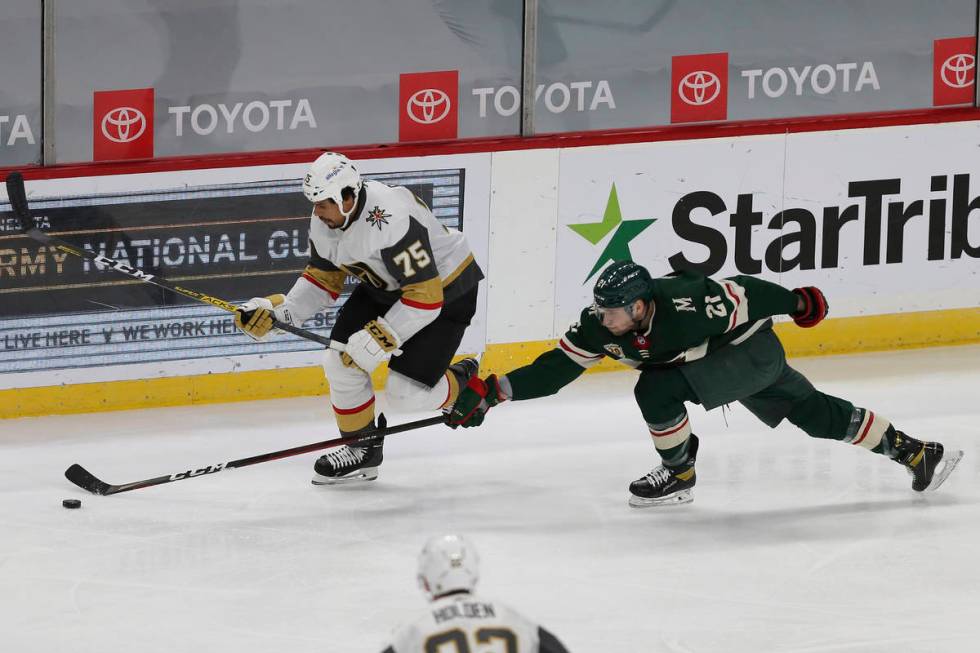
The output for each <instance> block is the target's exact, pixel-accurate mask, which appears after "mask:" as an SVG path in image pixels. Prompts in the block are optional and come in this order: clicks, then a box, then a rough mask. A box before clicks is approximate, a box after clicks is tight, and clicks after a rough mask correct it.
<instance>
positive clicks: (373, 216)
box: [364, 206, 391, 231]
mask: <svg viewBox="0 0 980 653" xmlns="http://www.w3.org/2000/svg"><path fill="white" fill-rule="evenodd" d="M390 217H391V214H390V213H386V212H385V210H384V209H382V208H379V207H377V206H375V207H374V208H373V209H371V210H370V211H368V212H367V215H366V216H364V219H365V220H367V221H368V224H370V225H373V226H375V227H377V228H378V231H381V225H382V224H388V221H387V220H386V219H385V218H390Z"/></svg>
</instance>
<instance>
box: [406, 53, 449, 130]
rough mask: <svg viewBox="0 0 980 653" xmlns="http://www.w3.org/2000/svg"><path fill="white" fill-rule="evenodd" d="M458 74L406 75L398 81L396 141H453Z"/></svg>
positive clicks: (429, 73)
mask: <svg viewBox="0 0 980 653" xmlns="http://www.w3.org/2000/svg"><path fill="white" fill-rule="evenodd" d="M458 131H459V71H457V70H444V71H439V72H428V73H405V74H403V75H401V76H399V78H398V140H399V141H433V140H446V139H453V138H456V135H457V133H458Z"/></svg>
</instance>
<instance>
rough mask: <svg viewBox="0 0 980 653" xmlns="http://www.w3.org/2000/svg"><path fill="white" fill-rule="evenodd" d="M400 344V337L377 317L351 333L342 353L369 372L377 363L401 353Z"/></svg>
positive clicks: (382, 319) (383, 320)
mask: <svg viewBox="0 0 980 653" xmlns="http://www.w3.org/2000/svg"><path fill="white" fill-rule="evenodd" d="M401 344H402V340H401V338H399V337H398V334H397V333H395V330H394V329H392V328H391V325H390V324H388V322H387V321H386V320H385V319H384V318H383V317H379V318H378V319H376V320H371V321H370V322H368V323H367V324H365V325H364V328H363V329H361V330H360V331H357V332H355V333H353V334H351V336H350V338H348V339H347V347H346V349H344V353H345V354H347V356H348V357H350V359H351V360H352V361H353V362H354V364H355V365H357V366H358V367H359V368H361V369H362V370H364V371H365V372H367V373H368V374H371V373H372V372H374V370H375V369H376V368H377V367H378V365H380V364H381V363H383V362H384V361H386V360H388V359H389V358H391V357H392V356H397V355H398V354H400V353H402V352H401V350H400V349H399V347H400V346H401Z"/></svg>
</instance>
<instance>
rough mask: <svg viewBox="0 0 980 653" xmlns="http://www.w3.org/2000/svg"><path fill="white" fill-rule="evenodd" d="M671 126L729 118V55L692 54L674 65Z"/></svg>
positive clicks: (676, 61) (674, 60) (675, 58)
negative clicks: (673, 123)
mask: <svg viewBox="0 0 980 653" xmlns="http://www.w3.org/2000/svg"><path fill="white" fill-rule="evenodd" d="M670 79H671V90H672V93H671V96H670V121H671V122H703V121H706V120H725V119H726V118H727V117H728V53H727V52H719V53H716V54H692V55H687V56H682V57H674V58H673V60H672V62H671V75H670Z"/></svg>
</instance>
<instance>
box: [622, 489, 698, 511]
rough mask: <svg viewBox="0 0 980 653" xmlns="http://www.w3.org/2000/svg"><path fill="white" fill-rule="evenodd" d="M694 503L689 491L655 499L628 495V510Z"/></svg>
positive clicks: (692, 494)
mask: <svg viewBox="0 0 980 653" xmlns="http://www.w3.org/2000/svg"><path fill="white" fill-rule="evenodd" d="M692 501H694V493H693V492H692V491H691V490H681V491H680V492H675V493H674V494H669V495H667V496H665V497H659V498H656V499H648V498H646V497H638V496H636V495H635V494H633V495H630V502H629V503H630V508H660V507H662V506H679V505H682V504H685V503H691V502H692Z"/></svg>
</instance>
